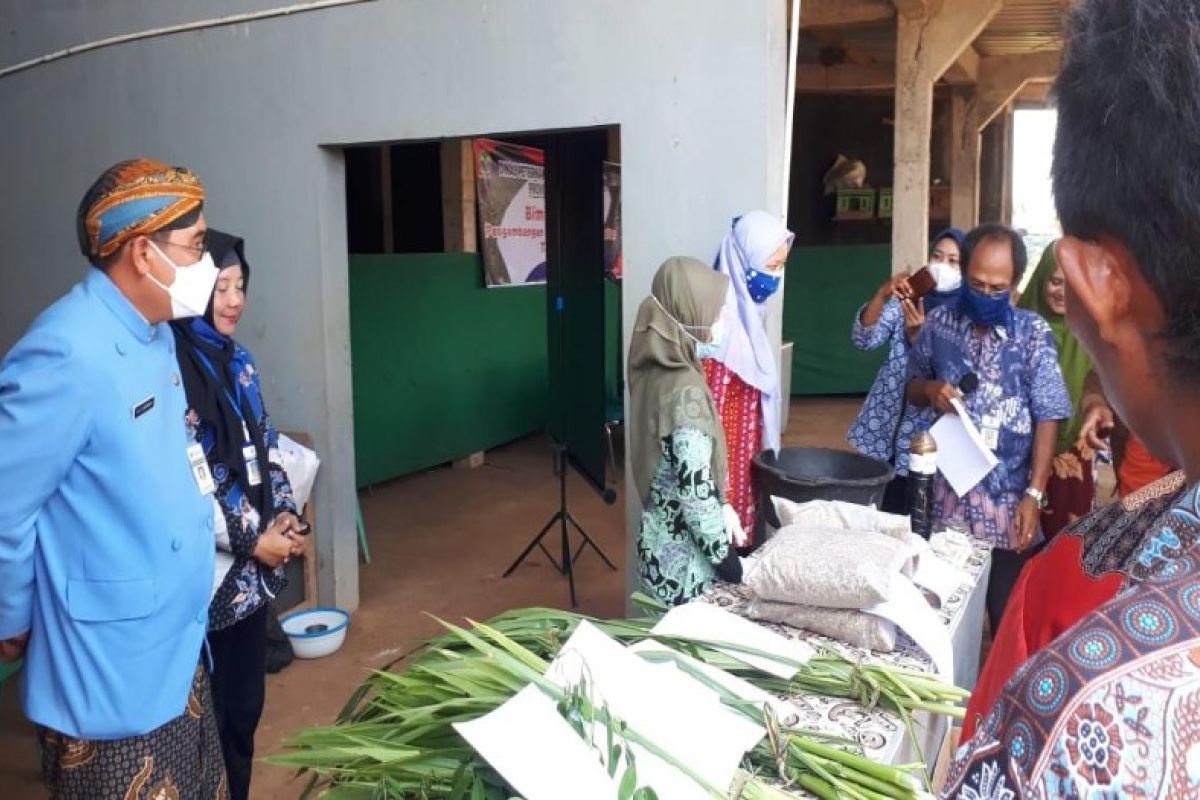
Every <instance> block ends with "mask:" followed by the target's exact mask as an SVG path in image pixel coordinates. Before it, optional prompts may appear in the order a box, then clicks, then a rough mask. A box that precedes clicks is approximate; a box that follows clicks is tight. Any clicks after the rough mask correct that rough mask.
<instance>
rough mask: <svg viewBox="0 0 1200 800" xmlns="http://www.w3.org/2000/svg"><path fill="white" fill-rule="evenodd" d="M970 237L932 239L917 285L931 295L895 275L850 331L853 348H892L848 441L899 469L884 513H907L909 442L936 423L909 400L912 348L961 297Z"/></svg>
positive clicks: (954, 234)
mask: <svg viewBox="0 0 1200 800" xmlns="http://www.w3.org/2000/svg"><path fill="white" fill-rule="evenodd" d="M965 239H966V235H965V234H964V233H963V232H962V231H960V230H959V229H958V228H948V229H947V230H945V231H943V232H942V233H940V234H938V235H937V237H936V238H935V239H934V240H933V245H932V246H931V247H930V248H929V265H928V267H927V270H928V271H927V272H926V270H921V273H922V278H921V279H920V280H919V281H916V282H918V283H928V282H929V281H930V280H931V281H932V288H931V289H930V290H929V291H928V292H923V291H914V286H913V285H912V283H910V276H908V275H896V276H892V277H890V278H888V279H887V280H886V281H884V283H883V285H882V286H880V287H879V290H878V291H877V292H875V295H874V296H873V297H872V298H871V299H870V300H869V301H868V302H867V303H866V304H864V305H863V306H862V307H860V308H859V309H858V311H857V312H856V313H855V315H854V327H853V329H852V331H851V340H852V341H853V342H854V346H855V347H856V348H858V349H859V350H876V349H878V348H880V347H883V346H884V345H887V347H888V355H887V359H886V360H885V361H884V362H883V366H881V367H880V368H879V373H878V374H877V375H876V376H875V383H874V384H873V385H872V386H871V391H870V392H869V393H868V394H867V399H866V401H865V402H864V403H863V407H862V410H861V411H860V412H859V414H858V418H857V419H855V421H854V424H853V425H852V426H851V428H850V431H849V433H847V435H846V439H847V440H848V441H849V442H850V444H851V445H852V446H853V447H854V449H855V450H857V451H858V452H860V453H862V454H863V455H866V456H871V457H872V458H877V459H879V460H880V461H886V462H888V463H889V464H891V465H892V466H894V467H895V468H896V477H895V479H894V480H893V481H892V482H891V483H889V484H888V487H887V490H886V492H885V493H884V497H883V506H882V510H883V511H887V512H890V513H893V514H907V513H908V445H909V442H910V441H912V437H913V436H914V435H915V434H916V433H918V432H920V431H922V430H925V429H927V428H928V427H929V425H930V424H931V423H932V421H933V419H932V414H931V412H930V411H929V410H928V409H921V408H914V407H912V406H909V405H908V404H907V403H906V402H905V398H904V387H905V383H906V380H905V376H906V370H907V368H908V350H909V348H910V347H911V346H912V343H913V342H914V341H916V338H917V334H918V333H920V332H921V326H922V325H924V324H925V314H926V313H927V312H929V311H932V310H933V309H935V308H937V307H938V306H941V305H945V304H946V303H949V302H952V301H953V300H954V299H955V298H957V297H958V287H959V286H960V285H961V284H962V272H961V269H960V266H959V257H960V255H961V253H962V245H963V241H964V240H965ZM912 277H914V278H915V277H916V276H912ZM915 288H917V289H921V290H924V289H927V288H929V287H928V286H917V287H915ZM918 295H923V296H918Z"/></svg>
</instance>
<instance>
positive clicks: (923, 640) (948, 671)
mask: <svg viewBox="0 0 1200 800" xmlns="http://www.w3.org/2000/svg"><path fill="white" fill-rule="evenodd" d="M863 611H865V612H867V613H868V614H874V615H876V616H878V617H883V618H884V619H886V620H888V621H890V622H892V623H894V624H895V625H896V627H898V628H900V629H901V630H902V631H904V632H905V633H907V634H908V635H909V637H910V638H911V639H912V640H913V641H914V642H916V643H917V646H918V647H920V648H921V649H922V650H924V651H925V654H926V655H928V656H929V659H930V661H932V662H933V666H934V668H935V669H936V670H937V671H938V673H939V674H940V675H941V676H942V677H943V678H946V679H948V680H954V644H953V642H952V641H951V640H950V629H949V628H947V627H946V626H945V625H943V624H942V618H941V617H940V616H938V613H937V612H936V611H934V610H933V609H932V608H931V607H930V606H929V603H928V602H927V601H926V600H925V596H924V595H923V594H921V590H920V589H918V588H917V587H916V585H914V584H913V582H912V581H911V580H909V579H908V578H906V577H904V576H903V575H897V576H896V578H895V580H893V581H892V587H891V591H890V592H889V597H888V599H887V600H886V601H884V602H882V603H879V604H878V605H874V606H871V607H870V608H864V609H863Z"/></svg>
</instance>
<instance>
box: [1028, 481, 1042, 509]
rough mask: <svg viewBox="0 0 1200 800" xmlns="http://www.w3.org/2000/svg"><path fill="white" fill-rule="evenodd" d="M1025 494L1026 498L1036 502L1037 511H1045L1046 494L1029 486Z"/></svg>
mask: <svg viewBox="0 0 1200 800" xmlns="http://www.w3.org/2000/svg"><path fill="white" fill-rule="evenodd" d="M1025 494H1026V495H1027V496H1028V497H1032V498H1033V499H1034V500H1035V501H1036V502H1037V506H1038V510H1039V511H1045V510H1046V493H1045V492H1043V491H1042V490H1041V489H1035V488H1034V487H1032V486H1030V487H1029V488H1028V489H1026V490H1025Z"/></svg>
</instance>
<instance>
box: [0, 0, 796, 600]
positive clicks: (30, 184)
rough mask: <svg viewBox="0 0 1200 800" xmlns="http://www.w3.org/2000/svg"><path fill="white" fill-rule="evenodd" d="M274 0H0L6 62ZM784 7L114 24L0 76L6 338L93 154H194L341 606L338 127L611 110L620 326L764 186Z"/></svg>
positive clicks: (476, 127) (62, 269) (351, 557)
mask: <svg viewBox="0 0 1200 800" xmlns="http://www.w3.org/2000/svg"><path fill="white" fill-rule="evenodd" d="M283 4H284V2H283V0H279V2H278V3H269V2H265V1H264V0H253V2H251V1H248V0H238V2H223V3H219V4H215V3H206V4H193V3H187V4H183V3H161V2H154V1H153V0H51V1H50V2H45V3H29V2H22V1H20V0H0V30H2V31H3V39H4V49H3V51H2V54H0V60H2V61H3V63H4V64H9V63H13V62H16V61H20V60H23V59H25V58H29V57H34V56H37V55H40V54H41V53H44V52H48V51H50V50H54V49H57V48H60V47H66V46H69V45H73V44H78V43H81V42H84V41H89V40H92V39H96V38H101V37H104V36H109V35H113V34H118V33H124V32H131V31H138V30H144V29H147V28H151V27H155V26H158V25H163V24H170V23H173V22H182V21H187V20H191V19H196V18H198V17H199V16H201V15H208V14H216V13H226V14H228V13H234V12H238V11H244V10H253V9H260V8H264V7H268V6H271V5H283ZM784 6H785V4H784V3H782V2H778V0H740V1H739V2H737V3H731V2H728V0H655V2H652V3H647V2H644V1H643V0H570V2H564V1H563V0H492V2H486V1H485V0H377V2H370V3H365V4H362V5H355V6H349V7H346V8H342V9H335V10H328V11H319V12H314V13H308V14H300V15H294V16H291V17H287V18H280V19H274V20H269V21H263V22H255V23H251V24H245V25H237V26H231V27H223V28H214V29H211V30H206V31H201V32H192V33H185V34H180V35H175V36H170V37H165V38H160V39H154V40H150V41H142V42H137V43H131V44H126V45H121V46H118V47H114V48H110V49H105V50H100V51H96V52H92V53H87V54H83V55H80V56H75V57H71V58H68V59H65V60H62V61H58V62H55V63H52V64H48V65H45V66H41V67H37V68H35V69H32V70H29V71H26V72H23V73H20V74H17V75H14V76H11V77H8V78H4V79H0V109H3V110H4V111H3V115H4V125H3V126H0V175H3V176H4V180H5V189H4V191H3V192H2V193H0V241H3V242H4V250H3V255H2V256H0V277H2V278H3V285H4V286H5V287H6V289H5V290H4V292H3V293H2V294H0V349H7V348H8V347H9V346H10V345H11V344H12V343H13V342H14V341H15V340H16V339H17V338H18V337H19V336H20V334H21V332H22V331H23V330H24V328H25V327H26V326H27V325H28V324H29V322H30V321H31V320H32V319H33V317H34V316H35V315H36V313H37V312H38V311H39V309H41V308H42V307H44V306H45V305H46V304H47V303H49V302H50V301H52V300H53V299H54V298H55V297H56V296H57V295H58V294H60V293H62V292H63V291H65V290H66V289H67V288H68V287H69V286H70V285H71V284H72V283H73V282H75V281H76V280H78V279H79V277H80V276H81V274H83V272H84V270H85V265H84V264H83V263H82V261H81V259H80V257H79V254H78V252H77V251H76V249H75V243H74V229H73V225H74V214H75V209H76V205H77V203H78V200H79V197H80V196H81V194H82V192H83V190H84V189H85V188H86V186H87V185H88V184H89V183H90V182H91V181H92V180H93V179H94V177H95V176H96V175H97V174H98V173H99V171H100V170H101V169H102V168H104V167H105V166H107V165H108V164H109V163H111V162H113V161H116V160H118V159H122V158H127V157H130V156H134V155H149V156H154V157H157V158H161V159H164V160H167V161H170V162H173V163H179V164H184V165H187V166H189V167H191V168H193V169H194V170H196V171H197V172H198V173H199V174H200V176H201V177H202V178H203V180H204V181H205V183H206V184H207V186H208V188H209V192H210V198H211V199H210V201H209V204H208V208H207V210H208V216H209V219H210V221H211V223H212V224H214V225H216V226H218V227H227V228H229V229H231V230H234V231H237V232H239V233H241V234H243V235H245V236H246V238H247V242H248V244H247V250H248V256H249V258H250V259H251V260H252V262H253V264H254V266H255V281H254V286H253V287H252V293H251V296H250V311H249V315H248V317H247V319H246V321H245V322H244V323H243V327H242V330H241V331H240V333H239V338H241V339H243V341H244V342H245V343H246V344H247V346H249V348H250V349H251V350H252V351H254V352H255V354H256V356H257V357H258V359H259V361H260V362H261V364H262V366H263V370H264V374H265V377H266V381H267V382H266V393H267V403H268V407H269V408H270V409H271V412H272V414H273V416H274V418H275V420H276V421H277V423H278V424H279V426H280V427H282V428H288V429H301V430H307V431H309V432H311V433H312V434H313V436H314V441H315V443H316V446H317V448H318V449H319V450H320V452H321V455H322V458H323V468H322V475H321V478H320V480H319V482H318V490H317V497H316V500H317V508H318V520H317V525H318V543H319V553H318V555H319V564H320V568H321V581H320V588H321V599H322V601H324V602H336V603H338V604H340V605H343V606H347V607H354V606H355V605H357V599H358V575H357V566H356V565H357V559H356V549H355V533H354V503H355V495H354V476H353V474H352V473H353V463H354V459H353V438H352V425H353V419H352V413H351V384H350V356H351V354H350V348H349V324H348V302H347V277H346V276H347V254H346V232H345V208H344V206H345V199H344V186H343V166H342V159H341V155H340V150H339V149H338V147H337V146H338V145H343V144H349V143H361V142H375V141H390V140H404V139H421V138H436V137H442V136H462V135H472V134H481V133H502V132H517V131H535V130H547V129H555V128H572V127H586V126H594V125H607V124H616V125H620V126H621V137H622V157H623V162H624V176H623V181H624V201H625V213H624V217H625V257H626V279H625V283H624V293H625V294H624V301H625V307H626V308H627V309H630V313H628V314H626V319H625V335H626V337H627V338H628V335H629V332H630V328H631V326H632V321H633V313H632V310H633V309H636V308H637V305H638V302H639V301H640V300H641V299H642V298H643V297H644V296H645V294H646V292H647V291H648V288H649V285H650V280H651V277H652V274H653V271H654V269H655V267H656V266H657V264H658V263H659V262H660V261H662V260H663V259H664V258H666V257H668V256H670V255H673V254H677V253H688V254H694V255H697V256H701V257H704V258H706V259H707V258H710V257H711V256H712V254H713V253H714V252H715V248H716V245H717V242H718V240H719V238H720V236H721V234H722V233H723V232H724V230H725V228H726V226H727V225H728V223H729V221H730V219H731V218H732V217H733V216H734V215H735V214H737V213H739V212H741V211H743V210H746V209H749V208H753V207H759V206H762V207H766V208H768V209H777V208H778V207H779V205H780V199H781V198H780V196H779V195H780V184H781V182H780V180H779V179H778V177H777V176H778V173H779V170H780V169H781V165H782V136H783V102H784V94H785V91H784V61H785V50H786V42H785V31H784V28H785V24H784ZM200 9H203V11H201V10H200ZM775 327H776V330H777V329H778V320H776V326H775ZM636 424H637V421H636V420H631V427H633V428H636ZM629 514H630V519H631V520H634V519H635V514H634V509H633V508H632V506H631V507H630V510H629Z"/></svg>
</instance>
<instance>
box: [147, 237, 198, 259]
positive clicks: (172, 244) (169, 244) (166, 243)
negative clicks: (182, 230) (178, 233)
mask: <svg viewBox="0 0 1200 800" xmlns="http://www.w3.org/2000/svg"><path fill="white" fill-rule="evenodd" d="M158 244H160V245H162V246H164V247H178V248H179V249H180V250H187V251H188V252H189V253H191V254H193V255H194V256H196V257H197V258H203V257H204V253H205V251H206V250H208V247H207V246H206V245H205V244H203V243H201V244H181V243H180V242H172V241H167V240H164V241H160V242H158Z"/></svg>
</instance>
